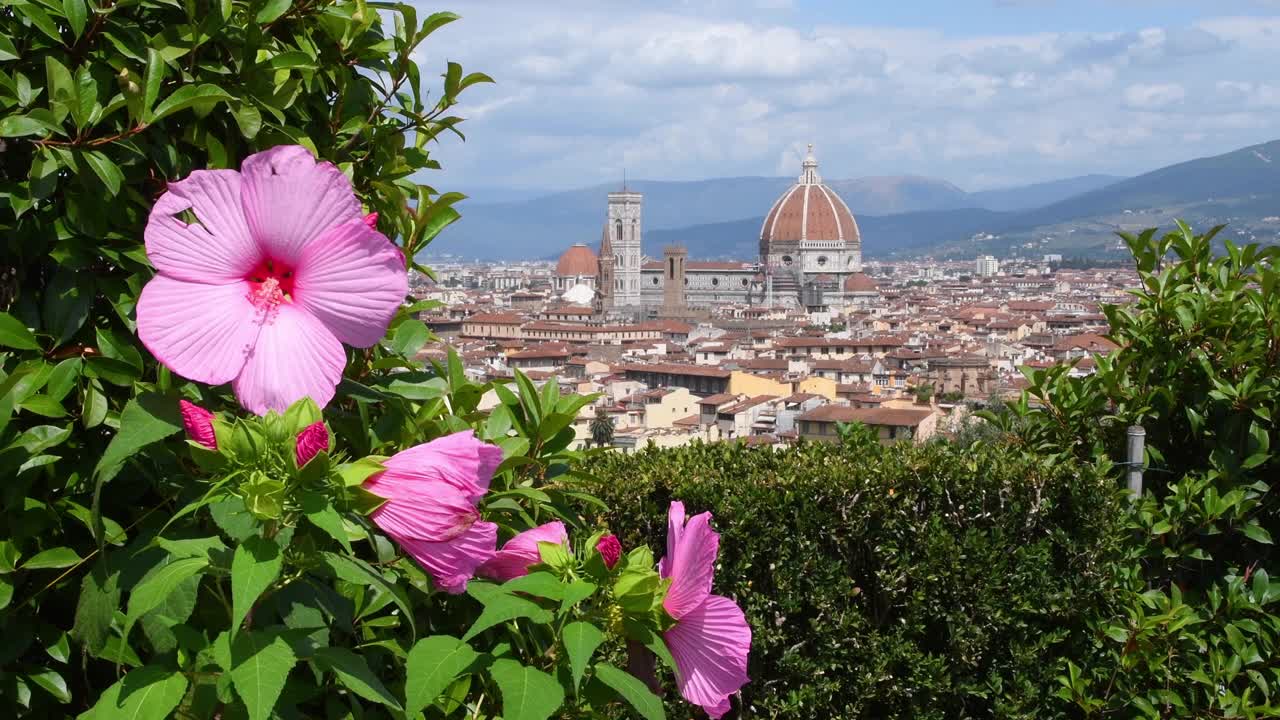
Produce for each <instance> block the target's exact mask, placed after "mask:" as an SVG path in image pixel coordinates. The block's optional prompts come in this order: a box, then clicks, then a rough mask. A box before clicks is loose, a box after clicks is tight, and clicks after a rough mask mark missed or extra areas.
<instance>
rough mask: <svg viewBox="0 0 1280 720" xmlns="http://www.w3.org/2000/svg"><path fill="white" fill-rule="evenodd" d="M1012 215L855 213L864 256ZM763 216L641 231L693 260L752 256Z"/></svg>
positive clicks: (650, 244) (969, 231) (647, 245)
mask: <svg viewBox="0 0 1280 720" xmlns="http://www.w3.org/2000/svg"><path fill="white" fill-rule="evenodd" d="M1010 215H1011V214H1010V213H1001V212H996V211H994V210H984V209H981V208H957V209H955V210H925V211H920V212H910V213H898V214H895V215H859V216H858V218H857V220H858V230H859V231H860V232H861V233H862V252H863V254H864V255H866V256H868V257H885V256H890V255H894V254H903V253H904V252H905V253H908V254H914V252H916V251H920V250H924V249H928V248H931V247H934V246H937V245H941V244H944V243H947V242H951V241H954V240H958V239H962V238H968V237H970V236H972V235H973V234H975V233H978V232H982V231H984V230H985V229H986V228H988V227H996V226H999V225H1001V224H1002V223H1003V222H1005V221H1006V220H1007V219H1008V218H1009V217H1010ZM763 222H764V217H763V216H762V217H754V218H747V219H745V220H731V221H729V222H722V223H709V224H706V225H695V226H692V227H687V228H675V229H671V230H651V231H649V232H646V233H645V234H644V250H645V252H646V253H648V254H650V255H659V254H661V253H662V247H663V246H664V245H669V244H681V245H685V246H686V247H688V248H689V256H690V257H692V258H697V259H707V260H715V259H722V258H754V257H755V256H756V255H757V254H759V247H760V243H759V238H760V225H761V223H763Z"/></svg>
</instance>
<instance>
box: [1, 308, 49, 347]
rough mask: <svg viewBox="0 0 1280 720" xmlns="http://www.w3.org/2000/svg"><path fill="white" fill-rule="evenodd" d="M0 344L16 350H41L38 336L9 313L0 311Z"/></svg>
mask: <svg viewBox="0 0 1280 720" xmlns="http://www.w3.org/2000/svg"><path fill="white" fill-rule="evenodd" d="M0 345H3V346H5V347H10V348H13V349H14V350H39V349H40V344H39V343H37V342H36V336H35V335H33V334H32V333H31V331H30V330H28V329H27V326H26V325H23V324H22V321H20V320H18V318H16V317H14V316H12V315H10V314H9V313H3V312H0Z"/></svg>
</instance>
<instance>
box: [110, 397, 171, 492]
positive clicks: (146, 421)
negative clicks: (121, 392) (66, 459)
mask: <svg viewBox="0 0 1280 720" xmlns="http://www.w3.org/2000/svg"><path fill="white" fill-rule="evenodd" d="M180 430H182V416H181V414H180V413H179V412H178V401H177V400H175V399H173V398H169V397H165V396H163V395H157V394H155V393H144V394H142V395H139V396H138V397H136V398H134V399H132V400H130V401H129V403H128V404H127V405H125V407H124V411H123V412H122V413H120V432H118V433H116V436H115V437H114V438H111V443H110V444H109V445H107V451H106V452H105V453H103V454H102V458H101V459H99V460H98V466H97V468H96V469H95V472H97V473H98V474H99V475H100V476H110V475H113V474H114V471H115V470H117V469H118V468H119V466H120V465H121V464H122V463H124V461H125V460H127V459H128V458H129V457H130V456H132V455H133V454H134V453H136V452H138V451H139V450H141V449H142V448H144V447H146V446H148V445H150V444H151V443H154V442H159V441H160V440H163V439H165V438H167V437H169V436H170V435H173V434H174V433H177V432H178V431H180Z"/></svg>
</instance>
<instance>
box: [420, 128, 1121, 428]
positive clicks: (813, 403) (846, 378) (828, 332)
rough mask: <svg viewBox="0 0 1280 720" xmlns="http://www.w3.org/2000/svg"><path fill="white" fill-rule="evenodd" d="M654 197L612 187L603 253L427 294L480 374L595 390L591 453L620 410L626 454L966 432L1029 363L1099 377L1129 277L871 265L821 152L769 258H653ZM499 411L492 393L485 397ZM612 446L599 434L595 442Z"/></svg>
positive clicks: (489, 275) (433, 353) (777, 219)
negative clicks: (857, 435)
mask: <svg viewBox="0 0 1280 720" xmlns="http://www.w3.org/2000/svg"><path fill="white" fill-rule="evenodd" d="M642 204H643V197H642V196H641V194H640V193H637V192H633V191H627V190H626V189H625V188H624V189H623V190H622V191H619V192H614V193H610V194H609V197H608V203H607V212H606V219H605V223H604V228H603V231H602V233H601V241H600V245H599V249H598V250H595V249H593V248H591V247H589V246H587V245H585V244H572V245H570V246H569V247H568V248H567V249H566V250H565V251H564V253H563V254H562V255H561V256H560V257H559V258H558V259H557V260H556V261H555V262H546V261H543V262H537V261H529V262H520V263H512V264H505V265H492V264H487V265H486V264H449V263H437V264H436V268H435V271H436V279H435V280H430V279H427V278H425V277H421V276H420V277H417V278H415V285H416V286H415V288H414V292H415V294H416V295H418V296H419V297H425V298H429V299H432V300H436V301H438V302H439V306H438V307H437V309H435V310H432V311H429V312H425V313H423V314H422V316H421V319H422V320H423V322H425V323H426V324H427V325H428V326H429V327H430V328H431V329H432V330H433V331H434V333H435V334H436V335H437V336H438V338H439V339H440V340H439V342H438V343H434V344H432V345H430V346H428V347H427V348H426V349H424V350H423V354H424V356H425V357H427V358H432V359H442V358H443V357H445V355H446V354H448V353H449V352H454V353H456V354H457V355H458V357H459V358H460V359H461V361H462V363H463V365H464V367H465V369H466V372H467V374H468V375H469V376H470V377H472V378H473V379H476V380H479V381H488V380H497V379H503V378H511V377H512V376H513V374H514V373H515V372H516V371H517V370H518V371H520V372H522V373H524V374H525V375H526V376H528V377H529V378H530V379H531V380H533V381H534V382H535V383H539V384H541V383H544V382H547V381H550V380H552V379H555V380H556V381H557V382H558V383H559V384H560V385H561V386H562V387H565V388H566V389H571V390H573V391H575V392H578V393H582V394H593V395H597V396H598V399H597V400H596V402H595V404H594V405H592V406H588V407H586V408H584V409H583V411H582V413H581V416H580V417H579V418H578V422H577V423H576V424H575V426H574V427H575V429H576V433H577V440H578V443H579V444H580V445H585V444H590V443H591V442H593V436H592V431H591V426H592V423H593V422H598V419H599V418H607V419H608V421H609V425H610V426H611V428H612V433H610V434H609V438H608V442H609V443H610V444H612V445H613V446H614V447H615V448H618V449H620V450H622V451H629V450H633V449H636V448H643V447H645V446H648V445H656V446H659V447H671V446H678V445H684V444H687V443H690V442H693V441H695V440H701V441H704V442H717V441H736V442H745V443H750V444H762V445H780V444H785V443H790V442H794V441H796V440H797V439H799V438H805V439H809V440H818V441H830V440H835V439H836V438H837V437H838V434H837V427H838V426H839V424H841V423H851V422H858V423H862V424H864V425H867V426H869V427H871V428H872V429H874V430H875V431H876V432H877V433H878V435H879V437H880V438H881V440H883V441H885V442H893V441H898V440H901V439H908V438H909V439H912V440H914V441H917V442H919V441H923V440H926V439H928V438H930V437H932V436H934V435H935V434H938V433H955V432H957V431H959V430H960V429H962V428H963V427H964V426H965V424H966V423H968V422H971V421H972V417H971V415H972V411H973V410H974V409H975V408H980V407H982V406H985V405H988V404H990V403H992V402H998V401H1000V400H1001V399H1005V398H1010V397H1016V396H1017V394H1018V392H1019V391H1020V390H1021V389H1022V388H1023V387H1025V386H1026V380H1025V376H1024V371H1026V370H1028V369H1034V368H1045V367H1049V366H1051V365H1054V364H1057V363H1069V364H1071V365H1072V370H1071V372H1072V373H1078V374H1084V373H1089V372H1091V371H1092V369H1093V363H1094V360H1093V358H1092V355H1093V354H1099V353H1101V354H1105V353H1107V352H1110V351H1111V350H1113V349H1114V347H1115V346H1114V345H1113V344H1112V343H1111V342H1110V341H1109V340H1107V339H1106V338H1105V337H1104V335H1106V333H1107V319H1106V317H1105V315H1104V314H1103V313H1102V311H1101V308H1102V306H1103V305H1104V304H1123V303H1125V302H1126V301H1127V300H1128V298H1129V297H1130V295H1129V294H1128V293H1127V292H1126V290H1127V289H1128V288H1132V287H1134V286H1135V284H1136V276H1135V275H1134V274H1133V273H1132V272H1131V271H1128V270H1118V269H1086V270H1069V269H1063V268H1061V267H1059V265H1060V263H1061V260H1062V258H1061V257H1060V256H1052V255H1050V256H1044V257H1043V258H1040V259H1039V260H1037V261H1034V262H1033V261H1016V262H1010V261H1000V260H997V259H996V258H993V257H991V256H981V257H978V258H976V259H975V260H973V261H970V262H932V261H928V260H916V261H904V262H895V263H893V264H892V265H889V264H883V263H879V262H876V261H874V260H873V261H868V262H865V263H864V261H863V259H862V255H861V238H860V236H859V232H858V227H857V223H856V220H855V219H854V218H853V216H852V214H851V213H850V212H849V210H848V208H847V207H846V206H845V205H844V203H843V201H841V200H840V198H839V196H838V195H837V194H836V193H835V192H834V191H832V190H831V189H830V188H828V187H826V186H825V185H823V184H822V182H821V178H820V177H819V176H818V174H817V162H816V160H815V159H814V156H813V153H812V149H811V150H810V153H809V155H808V157H806V159H805V161H804V165H803V168H802V174H801V175H800V177H799V178H798V180H797V183H796V185H795V186H794V187H792V188H791V189H790V190H788V191H787V192H786V193H784V194H783V196H782V197H780V198H779V200H778V202H777V203H775V205H774V207H773V208H771V210H770V212H769V214H768V215H767V216H766V218H765V223H764V226H763V227H762V228H761V237H760V248H761V256H760V259H759V261H758V262H722V261H717V262H703V261H697V260H691V259H689V258H688V252H687V250H686V249H685V248H683V247H680V246H668V247H665V248H663V251H662V257H660V258H650V257H647V256H645V255H643V253H642V248H641V237H642V236H641V226H640V220H641V209H642ZM490 402H496V398H492V399H490ZM600 440H601V439H600V438H595V439H594V441H596V442H599V441H600Z"/></svg>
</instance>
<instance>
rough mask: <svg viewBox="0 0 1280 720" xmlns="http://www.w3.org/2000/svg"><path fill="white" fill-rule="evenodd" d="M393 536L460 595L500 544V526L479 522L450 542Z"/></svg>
mask: <svg viewBox="0 0 1280 720" xmlns="http://www.w3.org/2000/svg"><path fill="white" fill-rule="evenodd" d="M393 538H394V539H395V541H396V542H397V543H399V544H400V547H402V548H404V550H405V552H407V553H409V554H410V555H412V556H413V559H415V560H417V561H418V563H419V564H420V565H422V567H423V568H425V569H426V571H427V573H428V574H429V575H431V579H432V580H433V581H435V584H436V585H437V586H439V587H440V589H441V590H444V591H445V592H447V593H452V594H454V595H457V594H458V593H461V592H463V591H465V590H466V589H467V581H468V580H470V579H471V578H472V577H474V576H475V574H476V568H478V567H480V566H481V565H483V564H484V563H485V562H486V561H487V560H488V559H489V558H491V557H493V552H494V548H495V547H497V545H498V526H497V525H495V524H493V523H491V522H478V523H476V524H475V525H472V526H471V529H469V530H467V532H465V533H463V534H462V535H459V536H458V537H456V538H454V539H453V540H449V541H447V542H427V541H426V540H414V539H412V538H397V537H394V536H393Z"/></svg>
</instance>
